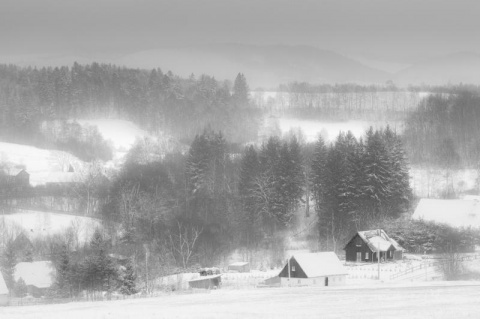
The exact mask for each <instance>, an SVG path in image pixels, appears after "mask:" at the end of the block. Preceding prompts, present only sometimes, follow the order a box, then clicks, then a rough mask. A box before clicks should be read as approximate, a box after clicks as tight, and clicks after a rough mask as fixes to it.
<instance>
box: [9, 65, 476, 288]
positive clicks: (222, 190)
mask: <svg viewBox="0 0 480 319" xmlns="http://www.w3.org/2000/svg"><path fill="white" fill-rule="evenodd" d="M284 89H285V90H288V91H289V93H290V94H291V96H290V98H291V99H292V100H291V101H295V100H296V101H299V99H298V96H297V97H295V94H303V93H305V91H307V93H309V94H310V93H325V91H326V92H327V93H328V92H330V93H332V92H333V93H342V92H343V93H349V92H350V93H351V92H352V91H354V92H357V93H358V92H360V93H362V92H363V93H368V92H370V93H371V92H374V93H385V92H399V91H400V89H398V88H396V87H394V86H392V85H391V84H388V85H386V86H385V87H383V88H382V87H362V86H354V85H350V86H349V85H343V86H336V87H333V86H329V87H327V86H322V87H315V86H310V85H305V84H304V85H299V84H291V85H290V86H288V87H284ZM424 89H426V90H427V89H428V90H430V89H431V90H430V93H432V94H431V95H429V96H428V97H427V98H425V99H423V100H421V102H420V104H419V106H418V108H413V109H402V110H401V112H402V117H404V118H405V119H406V122H405V131H404V132H397V131H395V130H392V129H391V128H390V127H389V126H386V127H385V128H382V129H373V128H370V129H368V130H367V131H366V132H365V134H364V135H363V136H362V137H360V138H359V137H355V136H353V134H352V133H350V132H341V133H340V134H339V135H338V136H337V137H336V139H335V140H334V142H332V143H328V142H326V141H324V140H323V139H322V138H321V137H319V138H318V139H317V141H315V142H314V143H307V142H306V141H305V140H304V138H303V137H302V134H294V133H292V132H290V133H289V134H283V135H281V134H280V135H274V136H270V137H268V138H267V139H265V140H264V141H259V140H258V131H259V127H260V125H261V122H262V116H264V115H265V114H266V112H267V110H266V109H265V108H263V107H260V106H259V105H257V104H256V103H255V101H254V100H253V99H252V98H251V97H250V96H249V88H248V83H247V79H246V77H245V76H244V75H243V74H242V73H239V74H238V75H237V76H236V78H235V80H234V82H233V84H232V83H231V82H229V81H224V82H218V81H216V80H215V79H214V78H213V77H210V76H207V75H200V76H199V77H196V76H194V75H193V74H192V76H190V77H189V78H188V79H182V78H180V77H178V76H175V75H173V74H172V72H170V71H169V72H167V73H163V72H162V71H161V70H160V69H154V70H151V71H146V70H138V69H128V68H122V67H117V66H113V65H103V64H97V63H93V64H91V65H85V66H82V65H79V64H77V63H75V64H74V65H73V67H71V68H69V67H62V68H43V69H36V68H20V67H16V66H11V65H8V66H7V65H2V66H0V138H1V140H2V141H6V142H14V143H20V144H22V143H23V144H30V145H35V146H37V147H40V148H47V149H58V150H65V151H68V152H71V153H72V154H74V155H76V156H78V157H79V158H80V159H82V160H84V161H87V162H91V163H92V167H94V168H95V167H97V169H98V167H99V166H101V165H102V163H103V161H107V160H109V159H111V158H112V150H111V148H110V146H109V144H108V142H106V141H105V140H103V138H102V137H101V135H100V134H99V132H98V131H97V130H96V129H95V128H85V127H82V126H80V125H79V124H78V123H76V122H75V120H76V119H81V118H84V117H91V118H95V117H110V118H122V119H128V120H131V121H133V122H135V123H137V124H138V125H140V126H141V127H142V128H145V129H146V130H148V131H149V132H152V133H155V132H157V133H158V132H161V131H163V132H168V134H171V135H172V136H174V138H175V139H177V140H178V141H180V142H181V143H184V144H186V145H188V146H189V147H188V150H187V151H182V150H181V149H177V150H174V151H172V152H170V153H167V154H163V155H162V156H160V157H152V156H151V155H152V154H151V153H152V152H151V149H150V147H151V145H150V144H149V143H150V142H151V143H153V142H152V141H150V142H149V141H145V140H144V141H140V140H139V141H137V142H136V144H135V145H134V146H133V147H132V148H131V149H130V151H129V152H128V154H127V155H126V159H125V161H124V163H123V165H122V167H121V169H120V170H119V171H118V172H116V174H115V175H114V177H113V178H112V179H110V180H109V181H108V183H106V182H105V180H103V179H99V178H98V176H99V174H96V173H95V172H97V171H92V172H90V173H91V174H90V175H88V176H87V177H86V178H85V179H84V180H82V181H81V182H79V183H75V185H73V186H72V187H67V188H65V189H61V190H59V189H54V188H48V187H47V188H45V187H43V188H41V187H37V188H30V189H19V190H16V191H15V192H14V193H12V192H11V187H10V184H9V180H8V178H7V177H6V176H5V175H4V174H3V173H0V191H1V192H0V194H1V195H2V197H3V199H4V198H5V197H6V196H10V197H11V196H18V197H22V196H23V197H25V196H26V195H25V194H39V193H42V194H43V193H49V194H50V195H52V194H53V195H54V194H60V193H61V196H67V197H68V196H70V197H72V198H79V199H80V200H81V201H83V202H84V208H85V211H86V212H87V215H88V216H90V217H95V218H100V219H101V220H102V223H103V224H104V225H105V228H104V231H103V232H100V231H98V232H95V235H94V237H93V238H92V240H91V241H90V242H89V243H88V244H86V245H83V246H79V245H78V244H77V243H75V242H74V241H72V240H71V239H70V238H69V237H68V236H66V237H63V238H50V239H48V240H45V241H43V242H38V243H34V246H35V249H32V250H30V251H29V252H28V253H25V254H20V253H16V250H15V249H14V247H13V238H12V240H11V241H10V242H9V243H8V244H7V245H6V247H5V249H4V252H3V256H2V257H3V258H2V269H3V271H4V274H6V277H7V279H8V281H9V285H15V283H13V282H12V279H11V271H12V267H13V265H14V264H15V262H18V261H27V260H32V258H33V259H38V258H45V257H48V258H51V259H52V260H53V261H54V263H55V265H56V268H57V273H58V276H57V278H56V290H55V293H56V294H60V295H62V296H75V295H77V294H78V293H79V292H80V291H84V290H87V291H92V292H93V291H103V290H118V289H120V290H121V291H123V292H125V293H127V294H129V293H135V291H136V290H135V288H134V285H133V284H132V282H134V281H135V280H136V278H140V279H141V280H142V282H145V289H147V290H149V289H152V287H153V285H154V282H153V280H152V281H151V282H150V281H149V278H155V277H157V276H161V275H167V274H172V273H177V272H180V271H186V270H196V269H198V268H199V267H201V266H203V267H204V266H214V265H218V264H220V263H222V262H223V261H225V260H226V259H227V258H228V256H230V255H231V254H232V253H233V252H235V251H240V252H241V253H242V254H243V256H244V257H245V258H246V259H248V260H250V261H251V262H252V264H254V265H255V266H257V267H259V268H261V267H263V268H265V267H274V266H279V265H281V264H282V263H283V261H284V257H285V256H284V252H285V249H287V248H288V246H289V242H288V240H289V235H291V232H292V231H293V230H296V229H298V227H299V226H300V222H301V221H300V220H301V219H302V218H303V219H307V220H308V221H309V224H308V225H307V229H306V231H305V232H304V233H302V234H301V235H300V236H298V237H297V238H296V239H298V240H304V241H306V242H307V243H308V244H309V245H311V247H315V249H318V250H333V251H341V250H342V248H343V245H344V244H345V242H346V240H347V239H348V238H349V237H350V236H351V235H352V234H353V233H355V232H356V231H358V230H364V229H371V228H374V227H386V226H387V225H390V224H392V221H395V222H398V223H401V221H402V218H404V217H405V215H408V214H409V213H411V209H412V205H413V203H414V202H415V198H414V196H413V194H412V190H411V188H410V185H409V178H410V177H409V167H410V164H411V163H415V164H417V163H420V164H426V165H440V166H444V167H460V166H462V165H478V155H479V153H478V152H479V151H480V148H479V146H480V144H478V141H477V139H478V138H477V137H478V133H479V132H478V130H479V126H478V120H479V116H480V112H479V111H478V104H479V102H480V97H479V96H478V90H476V89H475V88H467V87H455V88H446V89H445V91H441V90H440V88H425V87H419V88H416V89H415V88H409V90H410V91H411V92H416V90H417V91H419V90H424ZM438 92H440V93H438ZM343 93H342V94H343ZM433 93H434V94H433ZM437 93H438V94H437ZM319 105H322V104H321V103H320V102H319ZM359 105H360V104H359ZM296 107H297V109H296V108H295V105H294V104H291V107H289V111H288V112H291V113H292V114H294V113H295V112H297V111H298V110H299V109H300V111H298V112H299V113H298V114H300V113H302V114H303V111H302V110H301V109H302V108H304V107H305V108H310V106H308V105H303V104H302V105H297V106H296ZM331 110H332V109H331V108H329V107H325V108H321V107H320V108H319V109H318V110H314V111H313V112H314V113H315V114H316V116H319V117H323V118H325V119H332V118H333V117H329V116H328V114H337V115H338V114H340V113H341V115H342V116H345V115H346V114H347V115H348V114H350V115H352V114H357V115H361V114H365V113H367V112H373V113H375V112H376V111H375V110H368V109H365V108H363V107H361V108H359V109H351V110H350V111H351V112H353V113H344V110H342V111H341V112H337V113H328V112H330V111H331ZM350 111H349V112H350ZM393 111H394V112H393V113H391V114H390V113H388V114H387V115H388V116H393V115H392V114H397V115H398V112H400V111H399V110H393ZM397 111H398V112H397ZM327 113H328V114H327ZM298 114H297V115H298ZM94 173H95V174H94ZM15 194H17V195H15ZM20 194H21V195H20ZM32 196H35V195H32ZM90 202H95V203H97V206H96V207H97V208H96V209H93V208H92V209H90V208H89V207H90V206H91V205H90ZM5 203H6V202H5V201H2V204H3V205H5ZM92 207H93V206H92ZM421 227H425V226H424V225H413V226H412V229H416V228H421ZM432 229H433V228H432ZM442 232H443V230H439V229H433V230H432V231H431V233H435V234H436V235H435V236H433V237H429V238H427V239H426V240H425V242H424V244H425V245H424V246H422V247H423V248H425V247H430V248H431V249H432V250H434V249H435V247H434V246H432V243H433V242H435V240H437V241H438V238H442V237H441V236H440V235H441V233H442ZM411 236H416V235H415V234H412V233H408V229H407V230H405V229H403V231H402V233H401V234H399V235H398V239H399V241H401V242H402V243H404V242H406V243H408V238H410V237H411ZM432 238H433V239H432ZM435 238H437V239H435ZM432 247H433V248H432ZM417 248H418V247H417ZM417 248H415V249H417ZM418 249H422V248H418ZM118 265H121V266H122V267H120V268H119V267H118ZM119 269H121V271H120V270H119ZM17 284H18V283H17ZM18 289H20V290H21V289H23V288H22V287H20V288H18Z"/></svg>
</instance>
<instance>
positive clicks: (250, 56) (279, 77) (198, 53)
mask: <svg viewBox="0 0 480 319" xmlns="http://www.w3.org/2000/svg"><path fill="white" fill-rule="evenodd" d="M115 63H117V64H120V65H126V66H129V67H138V68H147V69H152V68H156V67H160V68H162V69H164V70H172V71H173V72H175V73H177V74H179V75H181V76H185V77H186V76H189V75H190V74H191V73H194V74H196V75H200V74H204V73H207V74H212V75H213V76H215V78H217V79H220V80H223V79H231V78H232V77H233V76H234V75H235V74H237V73H238V72H242V73H244V74H245V75H246V77H247V79H248V81H249V84H250V85H251V87H252V88H256V87H266V88H268V87H276V86H278V85H279V84H281V83H288V82H291V81H299V82H303V81H305V82H311V83H345V82H350V83H351V82H356V83H368V84H370V83H384V82H385V81H387V80H388V79H389V78H390V77H391V76H390V75H389V74H388V73H387V72H384V71H380V70H377V69H374V68H371V67H367V66H365V65H363V64H361V63H360V62H358V61H355V60H353V59H350V58H347V57H344V56H342V55H340V54H338V53H335V52H332V51H326V50H320V49H317V48H315V47H310V46H286V45H272V46H254V45H246V44H215V45H202V46H184V47H165V48H160V49H155V50H149V51H142V52H136V53H133V54H129V55H126V56H124V57H122V58H120V59H118V60H116V61H115Z"/></svg>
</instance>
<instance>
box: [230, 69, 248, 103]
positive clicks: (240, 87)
mask: <svg viewBox="0 0 480 319" xmlns="http://www.w3.org/2000/svg"><path fill="white" fill-rule="evenodd" d="M249 91H250V89H249V88H248V84H247V79H246V78H245V76H244V75H243V73H238V75H237V77H236V78H235V82H234V83H233V95H232V98H233V100H234V101H235V103H236V104H237V105H238V106H246V105H248V103H249V97H248V96H249V94H250V92H249Z"/></svg>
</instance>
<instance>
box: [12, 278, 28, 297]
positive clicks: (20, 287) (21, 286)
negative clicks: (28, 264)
mask: <svg viewBox="0 0 480 319" xmlns="http://www.w3.org/2000/svg"><path fill="white" fill-rule="evenodd" d="M13 292H14V294H15V297H17V298H23V297H25V296H26V295H27V284H25V280H23V278H22V277H20V278H18V280H17V282H16V283H15V286H14V288H13Z"/></svg>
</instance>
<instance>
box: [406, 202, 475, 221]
mask: <svg viewBox="0 0 480 319" xmlns="http://www.w3.org/2000/svg"><path fill="white" fill-rule="evenodd" d="M470 198H471V199H470ZM412 219H416V220H425V221H431V222H435V223H441V224H447V225H449V226H452V227H458V228H461V227H465V228H468V227H472V228H478V227H480V201H479V200H477V199H476V198H475V197H467V199H430V198H422V199H421V200H420V202H419V203H418V205H417V208H416V209H415V212H414V213H413V215H412Z"/></svg>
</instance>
